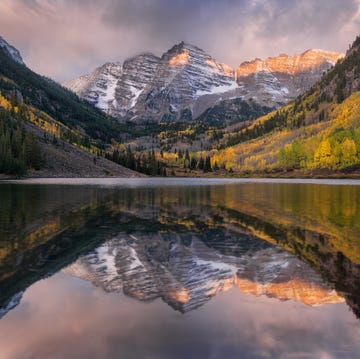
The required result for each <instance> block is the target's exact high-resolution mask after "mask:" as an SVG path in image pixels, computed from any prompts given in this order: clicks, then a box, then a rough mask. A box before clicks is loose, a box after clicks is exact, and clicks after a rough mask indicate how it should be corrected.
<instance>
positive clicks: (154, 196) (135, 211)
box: [0, 184, 360, 315]
mask: <svg viewBox="0 0 360 359" xmlns="http://www.w3.org/2000/svg"><path fill="white" fill-rule="evenodd" d="M269 186H272V187H271V188H270V187H269ZM325 187H326V186H325ZM349 191H350V192H351V193H350V192H349ZM354 191H355V190H354V188H347V187H331V188H330V189H329V191H325V190H324V188H322V190H321V191H320V195H319V191H315V190H312V189H311V188H310V187H309V186H307V187H306V186H305V187H304V186H301V185H297V186H295V185H294V186H293V185H291V186H289V185H282V187H281V185H277V186H275V187H274V185H267V186H266V185H254V184H252V185H250V184H249V185H241V186H221V187H218V186H214V187H198V188H195V187H189V188H186V187H184V188H178V187H177V188H171V187H169V188H161V189H159V188H148V189H145V188H138V189H126V190H124V189H114V188H113V189H106V188H97V187H82V186H77V187H67V188H64V187H63V186H38V187H36V186H34V187H31V186H28V187H27V186H12V187H11V189H9V188H5V189H4V187H0V195H1V198H2V201H1V204H0V215H1V216H2V217H1V218H2V219H1V220H2V222H1V229H0V230H1V231H0V235H1V242H0V243H1V245H0V259H1V262H0V306H1V307H2V308H3V314H4V312H5V311H7V310H9V309H11V308H12V307H13V306H14V305H16V304H17V302H18V301H19V300H20V298H21V292H22V291H24V290H25V289H26V288H27V287H28V286H29V285H30V284H32V283H33V282H35V281H37V280H38V279H40V278H43V277H45V276H48V275H50V274H52V273H54V272H56V271H58V270H59V269H61V268H63V267H65V266H67V265H69V264H70V263H72V262H74V261H75V260H76V259H77V261H76V262H75V263H73V264H72V265H71V266H70V267H68V268H67V269H66V271H67V272H68V273H71V274H73V275H76V276H79V277H81V278H83V279H86V280H90V281H91V282H93V283H94V284H95V285H97V286H99V287H102V288H104V290H106V291H111V292H117V291H123V292H124V293H126V294H127V295H129V296H132V297H135V298H138V299H140V300H144V301H146V300H153V299H155V298H162V299H163V300H164V301H165V302H167V303H168V304H169V305H171V306H172V307H173V308H174V309H176V310H179V311H182V312H186V311H189V310H191V309H195V308H197V307H199V306H201V305H203V304H204V303H206V301H208V300H209V299H210V298H212V297H213V296H214V295H216V294H217V293H219V292H222V291H225V290H227V289H229V288H231V287H234V286H236V287H238V288H239V289H240V290H241V291H242V292H244V293H248V294H252V295H267V296H269V297H274V298H278V299H280V300H288V299H294V300H300V301H302V302H304V303H305V304H308V305H318V304H324V303H333V302H337V301H339V300H341V298H340V297H339V296H338V295H337V294H336V293H335V292H334V291H333V290H334V289H335V290H337V291H338V292H340V293H341V295H343V296H344V297H345V300H346V301H347V303H348V304H349V305H350V306H351V308H352V309H353V310H354V312H355V313H356V314H357V315H359V314H360V313H359V309H358V308H359V303H360V300H359V296H358V293H359V287H360V284H359V278H360V266H359V262H358V260H357V258H359V257H360V256H359V250H358V247H356V245H355V244H356V235H357V234H358V233H359V231H358V228H359V223H358V220H357V219H356V218H358V217H357V214H359V210H360V205H359V200H358V198H359V196H357V197H356V195H357V194H358V193H354ZM304 196H305V197H306V201H305V202H306V203H305V204H304V203H303V201H302V200H301V198H303V197H304ZM344 198H345V199H346V200H347V201H350V199H351V198H353V199H354V201H355V204H354V203H353V202H351V201H350V202H351V206H350V205H349V206H350V207H349V206H348V208H350V210H349V209H348V210H347V212H345V210H343V209H342V208H343V207H342V205H341V201H345V200H344ZM315 199H316V201H315ZM318 201H320V202H321V203H331V205H332V206H334V202H336V203H337V202H339V201H340V202H339V203H340V204H339V203H338V204H339V208H338V209H337V211H338V214H339V216H340V220H341V223H339V218H338V217H333V216H332V212H329V213H330V214H329V215H326V213H327V212H326V210H323V209H321V210H319V209H318V210H317V211H316V208H315V210H314V209H313V207H316V206H318ZM309 203H312V206H310V204H309ZM343 205H344V206H345V205H346V203H345V204H343ZM321 206H324V205H323V204H321ZM9 209H10V211H9ZM339 211H340V212H341V213H339ZM324 213H325V214H324ZM344 223H345V224H348V226H344ZM341 228H343V230H342V231H341ZM341 233H345V234H346V236H345V237H341ZM278 246H280V247H281V248H282V249H280V248H279V247H278ZM341 248H342V249H343V250H342V251H340V249H341ZM349 248H350V249H351V250H350V249H349ZM294 255H296V257H295V256H294ZM298 258H300V259H298ZM304 262H306V263H308V264H305V263H304ZM309 264H310V265H309ZM321 277H322V278H323V279H325V280H326V282H327V284H324V283H323V279H321ZM0 314H1V312H0Z"/></svg>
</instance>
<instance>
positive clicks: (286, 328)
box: [0, 274, 360, 359]
mask: <svg viewBox="0 0 360 359" xmlns="http://www.w3.org/2000/svg"><path fill="white" fill-rule="evenodd" d="M359 334H360V330H359V324H358V322H357V321H356V319H355V318H354V316H353V314H352V313H350V312H349V311H348V310H347V308H346V306H345V305H344V304H336V305H328V306H322V307H316V308H310V307H307V306H304V305H302V304H300V303H296V302H293V301H288V302H280V301H277V300H275V299H268V298H265V297H260V298H256V297H248V296H244V295H242V294H241V293H240V292H239V291H237V290H230V291H228V292H226V293H224V294H223V295H220V296H217V297H216V298H215V299H214V300H213V301H210V302H209V303H208V304H207V305H206V306H204V307H202V308H201V309H199V310H196V311H193V312H190V313H188V314H186V315H181V314H178V313H177V312H174V311H173V310H171V309H170V308H169V307H167V306H166V305H164V303H162V301H160V300H156V301H154V302H151V303H147V304H144V303H141V302H138V301H135V300H132V299H130V298H127V297H125V296H123V295H119V294H117V295H113V294H105V293H104V292H103V291H102V290H100V289H98V288H96V287H93V286H92V285H90V284H89V283H87V282H83V281H80V280H78V279H74V278H72V277H69V276H66V275H64V274H58V275H56V276H53V277H52V278H50V279H48V280H46V281H42V282H39V283H37V284H35V285H34V286H32V287H31V288H30V289H29V290H28V291H27V292H26V293H25V295H24V300H23V302H22V303H21V304H20V306H19V307H18V308H17V309H15V310H14V311H12V312H10V313H9V314H8V315H7V316H6V317H5V318H3V319H2V320H1V321H0V346H1V354H2V355H3V356H4V358H9V359H23V358H44V359H46V358H54V357H55V358H56V357H59V358H67V357H68V358H72V357H75V358H79V359H80V358H87V359H93V358H118V357H120V356H121V357H126V358H129V359H131V358H142V357H149V358H152V357H154V358H169V357H171V358H184V357H188V358H204V357H206V358H219V357H221V358H232V357H239V355H240V354H241V358H292V357H293V358H315V357H316V358H341V357H350V358H351V357H357V355H359V354H360V344H359V342H358V337H359ZM14 338H16V340H15V339H14ZM56 355H58V356H56Z"/></svg>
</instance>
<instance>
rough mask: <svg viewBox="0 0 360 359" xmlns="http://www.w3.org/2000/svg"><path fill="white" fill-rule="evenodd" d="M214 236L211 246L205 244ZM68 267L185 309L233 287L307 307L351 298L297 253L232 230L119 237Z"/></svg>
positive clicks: (101, 283) (110, 286)
mask: <svg viewBox="0 0 360 359" xmlns="http://www.w3.org/2000/svg"><path fill="white" fill-rule="evenodd" d="M209 238H211V239H210V241H209V243H211V247H209V243H208V242H206V244H205V242H204V240H206V241H208V240H209ZM224 238H225V242H226V243H224ZM224 248H226V254H225V253H222V250H221V249H224ZM230 249H232V250H230ZM229 251H230V252H229ZM64 271H65V272H66V273H68V274H70V275H74V276H76V277H79V278H82V279H84V280H88V281H91V282H92V283H93V284H94V285H96V286H98V287H101V288H102V289H103V290H105V291H107V292H124V293H125V294H126V295H129V296H131V297H134V298H136V299H138V300H142V301H149V300H154V299H156V298H161V299H162V300H163V301H165V302H166V303H167V304H169V305H170V306H171V307H172V308H173V309H175V310H178V311H180V312H183V313H184V312H188V311H190V310H194V309H196V308H198V307H200V306H202V305H204V304H205V303H206V302H207V301H208V300H210V299H211V298H212V297H213V296H215V295H216V294H218V293H221V292H224V291H227V290H229V289H231V288H233V287H234V286H235V287H237V288H239V289H240V290H241V292H243V293H244V294H249V295H256V296H258V295H266V296H268V297H274V298H278V299H280V300H289V299H292V300H296V301H301V302H303V303H305V304H307V305H320V304H326V303H337V302H341V301H343V300H344V299H343V298H342V297H340V296H339V295H337V293H336V292H335V291H333V290H330V289H328V288H327V287H326V286H325V285H324V283H323V282H322V280H321V278H320V276H319V275H318V274H316V273H315V272H314V271H313V270H312V269H311V268H310V267H309V266H308V265H306V264H305V263H303V262H301V261H300V260H298V259H297V258H296V257H294V256H292V255H290V254H288V253H287V252H285V251H283V250H281V249H279V248H277V247H274V246H272V245H269V244H268V243H266V242H264V241H261V240H259V239H257V238H253V237H251V238H249V237H247V236H243V237H242V236H240V237H239V234H236V233H232V232H226V233H224V237H221V238H220V239H219V238H216V236H214V234H212V233H211V231H209V232H207V233H203V234H199V233H196V234H195V233H194V234H191V233H187V234H172V233H161V232H158V233H152V234H144V233H141V232H139V233H133V234H120V235H119V236H117V237H115V238H113V239H112V240H110V241H107V242H106V243H104V244H103V245H101V246H100V247H98V248H97V249H96V250H95V251H93V252H92V253H90V254H87V255H85V256H83V257H81V258H80V259H78V260H77V261H76V262H75V263H74V264H72V265H70V266H69V267H67V268H66V269H65V270H64Z"/></svg>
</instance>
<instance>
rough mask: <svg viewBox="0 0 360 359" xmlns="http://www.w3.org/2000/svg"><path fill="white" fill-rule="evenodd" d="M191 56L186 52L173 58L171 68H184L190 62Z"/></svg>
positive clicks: (170, 62)
mask: <svg viewBox="0 0 360 359" xmlns="http://www.w3.org/2000/svg"><path fill="white" fill-rule="evenodd" d="M189 59H190V54H189V51H187V50H184V51H183V52H181V53H180V54H178V55H176V56H174V57H172V58H171V59H170V61H169V64H170V66H171V67H177V66H183V65H186V64H187V63H188V62H189Z"/></svg>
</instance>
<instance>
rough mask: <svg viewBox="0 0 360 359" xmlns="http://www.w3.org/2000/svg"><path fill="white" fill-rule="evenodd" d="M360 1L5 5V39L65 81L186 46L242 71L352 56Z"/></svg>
mask: <svg viewBox="0 0 360 359" xmlns="http://www.w3.org/2000/svg"><path fill="white" fill-rule="evenodd" d="M359 3H360V0H317V1H313V0H302V1H296V0H268V1H263V0H223V1H217V0H192V1H190V0H177V1H168V0H121V1H116V0H89V1H81V0H2V1H1V2H0V35H2V36H3V37H4V38H6V39H7V40H8V41H9V42H11V43H13V44H14V45H15V46H16V47H17V48H19V50H20V51H21V52H22V54H23V57H24V59H25V62H26V63H27V64H28V65H29V66H30V67H31V68H33V69H34V70H35V71H37V72H39V73H42V74H45V75H48V76H50V77H53V78H55V79H56V80H59V81H63V80H65V79H70V78H72V77H74V76H77V75H80V74H83V73H86V72H88V71H90V70H91V69H93V68H94V67H96V66H98V65H100V64H102V63H104V62H106V61H123V60H124V59H126V58H127V57H129V56H133V55H134V54H136V53H139V52H143V51H152V52H154V53H155V54H157V55H161V54H162V53H163V52H164V51H166V50H167V49H169V48H170V47H171V46H172V45H174V44H175V43H178V42H180V41H181V40H184V41H187V42H190V43H192V44H194V45H197V46H199V47H201V48H203V49H204V50H206V51H207V52H209V53H210V54H211V55H212V56H214V57H215V58H216V59H217V60H219V61H222V62H225V63H228V64H229V65H231V66H234V67H235V66H237V65H238V64H239V63H241V62H242V61H245V60H250V59H252V58H254V57H267V56H275V55H277V54H279V53H283V52H287V53H291V54H292V53H299V52H302V51H304V50H306V49H308V48H324V49H328V50H333V51H345V50H346V48H347V46H348V44H349V43H351V42H352V41H353V40H354V38H355V36H356V35H357V32H358V29H359V22H360V12H359Z"/></svg>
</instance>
